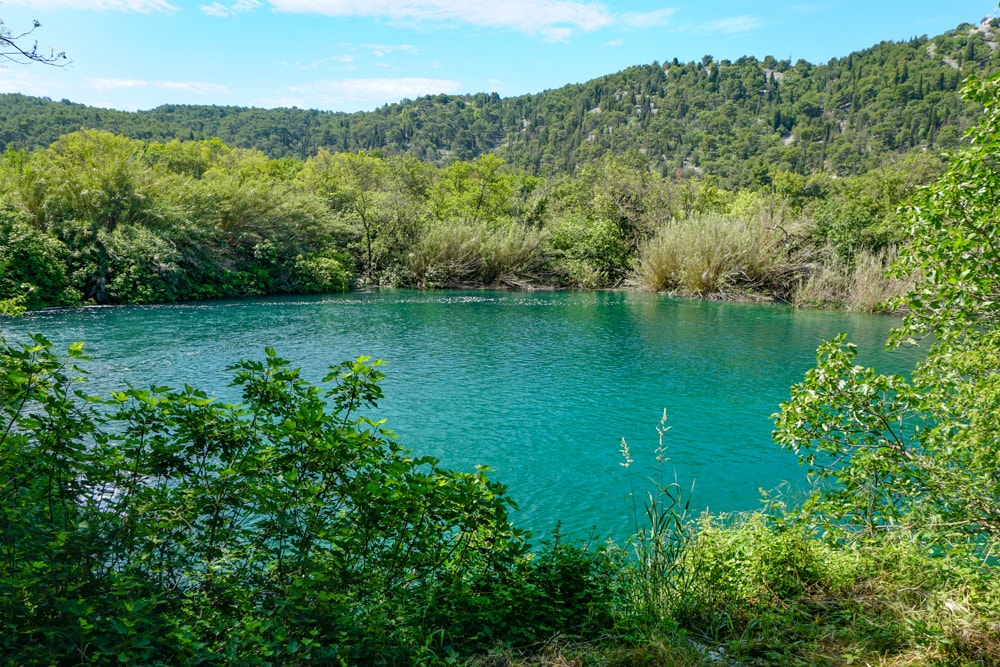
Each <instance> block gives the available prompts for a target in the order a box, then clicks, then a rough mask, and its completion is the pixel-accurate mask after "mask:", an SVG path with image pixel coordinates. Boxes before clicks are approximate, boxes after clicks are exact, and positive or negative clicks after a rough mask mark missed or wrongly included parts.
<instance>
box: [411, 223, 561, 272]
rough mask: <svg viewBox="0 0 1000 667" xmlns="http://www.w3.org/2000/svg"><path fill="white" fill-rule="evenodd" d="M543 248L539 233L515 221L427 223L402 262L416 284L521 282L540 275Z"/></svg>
mask: <svg viewBox="0 0 1000 667" xmlns="http://www.w3.org/2000/svg"><path fill="white" fill-rule="evenodd" d="M545 248H546V244H545V237H544V234H543V233H542V232H541V231H539V230H537V229H533V228H525V227H521V226H519V225H510V226H508V227H506V228H504V229H499V230H498V229H488V228H486V227H485V226H483V225H478V224H473V223H457V224H452V225H432V226H430V227H429V228H428V229H427V230H425V232H424V233H423V235H422V236H421V238H420V241H419V243H417V244H416V246H415V248H414V249H413V251H412V252H411V253H410V254H409V256H408V258H407V260H408V267H409V270H410V274H411V276H412V280H413V283H414V284H416V285H417V286H419V287H464V286H471V285H475V286H497V285H508V286H521V285H523V284H528V283H534V282H536V281H538V279H539V278H540V277H541V276H542V274H543V273H544V268H545V264H546V259H547V258H546V255H545V252H546V251H545Z"/></svg>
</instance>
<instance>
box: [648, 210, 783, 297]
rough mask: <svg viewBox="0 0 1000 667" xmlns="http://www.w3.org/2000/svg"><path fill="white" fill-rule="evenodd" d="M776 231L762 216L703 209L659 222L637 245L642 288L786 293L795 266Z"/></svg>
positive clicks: (701, 291)
mask: <svg viewBox="0 0 1000 667" xmlns="http://www.w3.org/2000/svg"><path fill="white" fill-rule="evenodd" d="M786 241H787V239H786V238H785V235H784V234H783V233H782V231H781V230H779V229H777V228H776V227H770V226H767V225H765V224H763V223H762V222H761V221H758V220H754V219H746V218H735V217H729V216H723V215H719V214H706V215H702V216H699V217H694V218H688V219H686V220H681V221H677V222H672V223H670V224H668V225H667V226H665V227H662V228H661V229H660V230H659V232H658V233H657V234H656V236H654V237H653V238H652V239H651V240H650V241H649V242H648V243H647V244H646V245H645V246H644V247H643V248H642V250H641V252H640V255H639V276H640V279H641V281H642V283H643V285H645V286H646V288H647V289H651V290H656V291H661V290H680V291H682V292H686V293H691V294H697V295H709V294H724V293H726V292H729V291H732V290H736V289H752V290H760V291H772V292H775V293H778V294H779V295H784V294H786V293H787V292H788V290H789V288H790V286H791V283H792V278H793V277H794V275H795V273H796V271H797V267H796V265H795V263H794V262H792V261H790V258H789V251H788V248H787V245H786Z"/></svg>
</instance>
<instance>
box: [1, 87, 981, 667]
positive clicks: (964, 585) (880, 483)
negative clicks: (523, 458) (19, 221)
mask: <svg viewBox="0 0 1000 667" xmlns="http://www.w3.org/2000/svg"><path fill="white" fill-rule="evenodd" d="M967 96H968V97H969V98H970V99H974V100H976V101H977V102H978V103H980V104H981V105H982V106H983V108H984V110H985V112H984V115H983V116H982V119H981V123H980V124H979V126H978V127H977V128H975V129H974V130H973V132H972V134H971V137H970V138H971V141H970V145H969V147H967V148H965V149H963V150H961V151H960V152H958V153H957V154H955V155H954V156H952V157H951V159H950V161H949V164H948V166H947V169H946V170H945V172H944V173H943V174H941V175H940V176H939V177H938V178H937V179H936V181H935V182H934V184H933V185H932V186H931V187H929V188H926V189H923V190H921V191H920V192H918V193H917V194H916V195H915V196H914V197H913V198H912V199H911V201H910V204H909V205H908V206H907V207H906V208H905V209H904V210H903V211H902V212H901V213H900V215H901V223H902V224H904V225H905V227H906V231H907V234H908V236H909V238H910V241H909V242H908V243H907V244H906V245H904V246H903V247H902V249H901V251H900V255H899V257H898V259H897V261H896V262H895V265H894V266H895V268H894V271H895V272H896V273H899V274H906V275H909V276H910V278H911V280H912V281H913V287H912V289H910V290H909V292H908V294H907V295H906V296H905V298H904V299H903V301H904V302H905V304H906V305H907V306H908V309H909V315H908V316H907V318H906V320H905V322H904V324H903V326H902V328H901V329H900V330H899V331H898V332H897V333H896V336H895V341H896V342H897V343H902V342H904V341H906V340H908V339H910V338H911V337H914V338H924V337H926V336H928V335H931V336H932V339H931V340H932V341H933V342H932V344H931V347H930V349H929V350H928V355H927V358H926V360H925V361H923V362H921V363H920V364H919V365H918V366H917V367H916V368H914V369H913V372H912V373H911V377H910V378H909V379H907V378H903V377H899V376H882V375H877V374H875V373H874V372H873V371H871V370H869V369H864V368H862V367H860V366H856V365H855V364H854V363H853V348H852V347H851V346H850V345H849V344H848V343H846V341H845V340H843V339H842V338H841V339H838V340H834V341H831V342H829V343H826V344H824V345H822V346H821V347H820V350H819V354H818V359H817V365H816V367H815V368H814V369H812V370H810V371H809V372H808V373H807V374H806V377H805V378H804V380H803V382H801V383H800V384H798V385H796V386H795V387H793V388H792V391H791V397H790V399H789V401H787V402H786V403H784V404H783V405H782V406H781V409H780V412H779V413H778V414H776V415H775V424H776V430H775V439H776V441H777V443H779V444H781V445H782V446H784V447H787V448H789V449H791V450H792V451H794V452H796V453H797V454H798V455H799V456H800V458H801V460H802V462H803V464H804V465H805V466H806V467H807V469H808V472H809V475H810V478H811V479H813V480H814V482H815V485H814V487H813V489H812V492H811V493H810V495H809V497H808V498H807V500H806V501H805V503H804V504H802V505H801V506H799V507H796V508H791V509H790V508H787V507H785V506H784V505H783V504H782V503H781V502H780V498H776V497H772V498H771V499H770V502H769V503H768V504H767V505H766V507H765V509H764V510H762V511H760V512H757V513H754V514H751V515H747V516H740V517H701V518H700V519H698V520H697V521H692V520H691V517H687V516H686V515H685V507H686V500H685V498H684V496H683V494H681V493H680V491H679V489H678V488H677V486H676V485H675V484H668V483H665V482H664V481H663V480H662V479H661V480H658V481H657V482H656V483H655V485H654V487H653V489H652V492H651V493H650V495H649V496H648V500H647V501H646V503H645V505H644V507H645V512H644V513H643V512H639V513H638V514H639V515H638V516H637V524H636V527H637V532H636V535H635V537H634V538H633V539H632V540H631V541H630V543H629V544H628V545H626V547H625V548H619V547H615V546H613V545H609V546H606V547H604V548H600V549H593V548H590V547H588V546H587V545H576V544H567V543H565V542H564V541H562V540H561V539H560V538H559V535H558V532H557V533H556V534H555V535H554V539H553V540H551V541H550V542H549V543H547V544H545V545H542V546H541V547H540V548H539V549H538V550H536V551H530V550H529V549H528V548H527V547H528V543H527V541H526V536H525V535H524V534H523V533H521V532H520V531H518V530H517V528H516V527H515V526H514V525H513V524H512V523H511V522H510V519H509V516H508V514H507V510H508V508H509V507H510V505H511V501H510V500H509V499H508V498H507V497H506V494H505V490H504V488H503V487H502V486H500V485H498V484H496V483H494V482H490V481H488V480H487V478H486V477H485V471H482V470H480V471H477V472H475V473H455V472H452V471H448V470H444V469H441V468H440V467H438V465H437V462H436V461H434V460H433V459H430V458H420V457H416V456H414V455H413V454H412V453H410V452H407V451H406V450H405V449H403V448H402V447H401V446H400V445H399V444H398V443H396V441H395V439H394V437H393V435H392V434H391V432H389V431H387V430H385V428H384V426H383V425H382V424H380V423H375V422H372V421H370V420H368V419H366V418H365V417H363V416H361V415H360V414H359V411H360V410H362V409H364V408H365V407H366V406H372V405H374V404H375V403H376V402H377V401H378V400H379V399H380V398H381V391H380V390H379V388H378V381H379V379H381V375H380V373H379V372H378V370H377V367H376V365H374V364H370V363H368V362H367V360H366V359H363V358H361V359H358V360H356V361H354V362H344V363H343V364H341V365H339V366H336V367H333V368H331V371H330V373H329V375H328V376H327V377H326V378H325V380H324V382H326V383H330V384H329V389H325V388H323V387H321V386H315V385H312V384H310V383H308V382H305V381H304V380H303V379H301V377H300V375H299V372H298V371H297V370H294V369H292V368H291V367H290V366H289V364H288V362H287V361H285V360H283V359H281V358H280V357H278V356H277V354H276V353H275V352H274V351H273V350H269V349H268V350H265V355H264V358H263V360H260V361H243V362H240V363H239V364H237V365H236V366H234V367H233V368H232V371H233V373H234V383H235V384H236V385H237V386H239V387H240V388H241V389H242V396H243V402H242V404H241V405H224V404H220V403H218V402H217V401H214V400H212V399H210V398H209V397H208V396H207V394H205V393H204V392H202V391H200V390H198V389H196V388H193V387H188V386H185V387H184V388H183V389H182V390H172V389H169V388H163V387H154V388H151V389H150V390H148V391H144V390H137V389H126V390H124V391H121V392H117V393H113V394H111V395H110V396H109V397H105V398H96V397H91V396H88V395H87V394H86V393H85V392H84V391H81V390H80V389H78V388H79V387H81V386H85V385H79V384H77V383H76V380H75V379H76V377H77V376H79V375H80V374H81V373H82V370H81V369H80V368H79V366H80V365H81V364H82V363H83V362H84V361H85V358H84V357H83V351H82V346H81V345H79V344H77V345H74V346H72V347H71V348H70V349H69V351H68V353H67V355H66V357H60V356H58V355H56V354H54V353H53V351H52V350H51V345H50V344H49V343H48V341H46V340H45V339H44V337H42V336H36V337H34V338H33V339H32V340H31V341H27V342H23V343H20V344H6V343H4V344H3V347H2V349H0V364H2V365H0V371H2V372H0V419H2V422H0V452H2V453H3V456H2V457H0V494H2V498H3V503H2V514H0V610H2V615H0V619H2V620H0V623H3V625H4V632H3V633H2V635H0V637H2V639H0V641H2V642H3V643H2V650H3V655H4V657H5V658H6V659H7V660H8V662H9V663H10V664H18V665H52V664H58V665H77V664H94V665H104V664H108V665H110V664H144V665H152V664H219V665H295V664H330V663H347V664H414V663H420V664H454V663H455V662H456V661H459V660H461V659H465V658H469V659H472V660H474V661H479V662H480V663H485V664H496V662H497V661H499V662H503V663H504V664H509V663H510V662H512V661H515V660H522V659H523V660H529V661H537V662H547V663H549V664H551V663H553V662H555V663H558V664H566V662H567V661H570V660H572V661H574V662H577V663H581V664H588V663H593V664H622V665H626V664H628V665H635V664H708V663H712V662H715V661H718V660H719V657H718V655H719V652H720V651H721V652H723V653H724V654H725V655H727V656H731V657H733V658H734V659H735V660H737V661H739V662H740V663H742V664H803V663H805V664H817V663H827V664H852V663H857V662H862V663H869V664H871V663H876V662H878V663H880V664H898V665H903V664H941V665H967V664H981V665H996V664H1000V577H997V576H996V575H997V572H996V570H997V562H996V556H995V554H996V549H997V547H998V546H1000V545H998V544H997V535H998V534H1000V515H998V512H997V508H998V507H1000V480H998V477H997V461H998V460H1000V439H998V433H1000V428H998V423H997V417H998V413H997V406H998V405H1000V383H998V380H1000V375H998V371H997V369H998V367H1000V359H998V350H1000V328H998V323H1000V317H998V308H1000V306H998V300H997V296H998V295H1000V239H998V235H1000V229H998V228H997V226H996V224H995V215H996V210H997V209H998V207H1000V201H998V196H1000V195H998V193H1000V175H998V172H997V170H996V169H995V166H996V161H997V156H998V155H1000V138H998V137H1000V79H992V80H989V81H986V82H984V83H978V82H972V83H971V84H970V85H969V87H968V90H967ZM664 419H665V418H664ZM659 432H660V436H661V444H660V447H659V449H658V451H657V458H658V460H659V461H660V462H661V464H662V465H663V466H664V467H665V466H666V463H667V460H666V456H665V454H666V445H667V444H668V442H665V441H664V438H665V437H668V427H667V425H666V424H665V423H661V426H660V428H659ZM622 453H623V456H624V464H625V465H626V466H628V464H629V463H630V462H631V454H630V451H629V448H628V445H627V443H625V444H623V449H622ZM553 638H558V639H555V640H554V639H553ZM579 641H585V642H586V644H574V643H573V642H579ZM710 649H711V650H710ZM713 651H714V653H713ZM487 655H490V657H486V656H487ZM476 656H479V657H478V658H477V657H476ZM525 656H527V657H525Z"/></svg>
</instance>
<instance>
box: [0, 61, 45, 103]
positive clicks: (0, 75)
mask: <svg viewBox="0 0 1000 667" xmlns="http://www.w3.org/2000/svg"><path fill="white" fill-rule="evenodd" d="M0 93H21V94H23V95H35V96H38V97H43V96H47V95H49V94H50V91H49V90H48V89H47V88H45V87H44V86H43V85H42V83H41V81H40V80H38V79H37V78H36V77H35V76H34V75H32V74H31V73H29V71H28V70H24V69H9V68H0Z"/></svg>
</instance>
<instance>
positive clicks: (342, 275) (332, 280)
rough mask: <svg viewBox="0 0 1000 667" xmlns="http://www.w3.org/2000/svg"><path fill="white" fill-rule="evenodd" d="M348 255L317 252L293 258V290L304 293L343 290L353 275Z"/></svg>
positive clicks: (346, 288) (349, 284) (349, 283)
mask: <svg viewBox="0 0 1000 667" xmlns="http://www.w3.org/2000/svg"><path fill="white" fill-rule="evenodd" d="M353 263H354V262H353V261H352V260H351V259H350V257H347V256H345V255H343V254H338V253H319V254H316V255H308V256H303V255H299V256H298V257H296V258H295V291H297V292H301V293H304V294H311V293H320V294H322V293H326V292H343V291H346V290H348V289H350V287H351V283H352V282H353V276H352V272H351V268H350V267H351V266H352V265H353Z"/></svg>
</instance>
